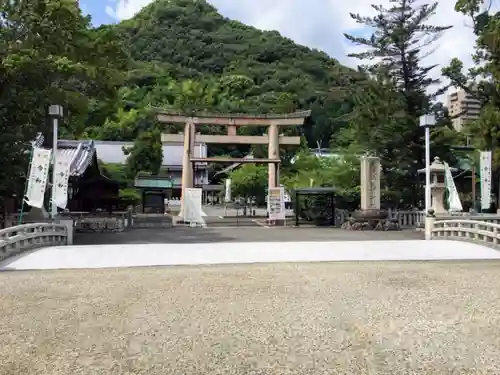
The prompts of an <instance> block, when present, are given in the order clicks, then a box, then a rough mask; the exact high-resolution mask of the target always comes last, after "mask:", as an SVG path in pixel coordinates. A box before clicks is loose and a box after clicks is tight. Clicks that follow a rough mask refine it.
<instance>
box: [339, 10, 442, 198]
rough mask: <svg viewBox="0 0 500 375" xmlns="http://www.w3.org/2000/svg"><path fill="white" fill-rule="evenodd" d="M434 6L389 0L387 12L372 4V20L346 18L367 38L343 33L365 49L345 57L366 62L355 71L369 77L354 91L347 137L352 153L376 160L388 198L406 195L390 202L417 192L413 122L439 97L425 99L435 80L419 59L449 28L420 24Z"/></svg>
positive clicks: (418, 154)
mask: <svg viewBox="0 0 500 375" xmlns="http://www.w3.org/2000/svg"><path fill="white" fill-rule="evenodd" d="M436 7H437V3H433V4H423V5H417V4H416V0H391V1H390V7H389V8H385V7H383V6H380V5H372V8H373V9H375V10H376V11H377V15H376V16H374V17H363V16H360V15H359V14H351V17H352V18H353V19H354V20H355V21H356V22H357V23H360V24H363V25H366V26H368V27H369V28H370V29H372V30H373V32H372V34H371V35H370V36H368V37H358V36H352V35H348V34H345V37H346V38H347V39H348V40H349V41H351V42H352V43H354V44H356V45H358V46H363V47H366V50H365V51H363V52H361V53H354V54H351V55H350V56H352V57H356V58H358V59H361V60H362V62H368V63H367V64H366V65H363V66H362V67H361V68H362V69H363V70H364V71H365V72H366V73H367V74H368V75H370V76H371V77H372V80H371V82H368V83H367V84H364V85H363V87H362V89H361V90H358V92H357V99H356V102H357V106H356V109H355V110H354V112H353V113H352V116H351V124H352V125H351V127H350V129H349V132H348V134H349V137H350V138H351V142H352V143H354V144H357V147H358V148H362V149H364V150H365V151H366V152H369V153H373V154H376V155H377V156H380V157H381V159H382V167H383V169H384V170H383V171H384V176H385V178H384V185H385V189H386V191H387V192H388V193H390V192H392V193H394V192H400V193H402V192H403V191H406V192H407V193H408V194H407V195H406V196H404V195H399V196H398V197H395V196H393V199H395V200H401V199H402V200H405V201H406V202H407V203H410V202H409V201H412V202H411V203H412V204H416V201H417V193H418V192H419V190H420V189H418V186H417V184H416V181H417V178H418V177H417V175H416V171H417V169H418V168H421V167H422V166H423V163H424V155H425V153H424V147H423V146H424V143H423V140H422V135H423V133H422V130H421V129H419V126H418V125H419V124H418V119H419V117H420V116H421V115H423V114H425V113H428V112H429V111H431V110H432V103H431V102H432V99H433V97H434V96H436V95H438V94H439V93H440V92H435V93H433V94H430V95H429V93H428V92H429V90H430V89H431V88H432V87H431V86H433V85H437V84H439V80H438V79H434V78H432V77H431V75H430V73H431V71H432V69H434V68H435V67H436V66H435V65H425V64H424V63H423V62H422V60H423V59H424V58H425V57H426V56H427V55H428V54H429V53H431V52H432V51H430V50H429V48H430V46H431V44H432V43H434V42H435V41H436V40H438V39H439V37H440V36H441V35H442V33H443V32H444V31H445V30H447V29H449V28H450V27H451V26H431V25H427V24H426V22H427V20H428V19H429V18H430V17H431V16H432V15H433V14H434V13H435V10H436ZM375 81H378V83H379V84H374V82H375ZM437 133H439V134H440V133H442V131H441V132H437ZM440 156H442V155H440ZM409 177H410V179H409ZM393 203H396V202H394V201H393Z"/></svg>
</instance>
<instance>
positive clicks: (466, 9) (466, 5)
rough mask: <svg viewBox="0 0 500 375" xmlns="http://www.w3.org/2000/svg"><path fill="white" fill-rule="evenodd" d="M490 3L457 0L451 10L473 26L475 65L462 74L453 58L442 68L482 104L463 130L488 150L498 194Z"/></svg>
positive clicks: (498, 101)
mask: <svg viewBox="0 0 500 375" xmlns="http://www.w3.org/2000/svg"><path fill="white" fill-rule="evenodd" d="M490 5H491V4H490V2H487V1H483V0H459V1H457V3H456V6H455V10H456V11H458V12H460V13H463V14H464V15H466V16H469V17H470V19H471V21H472V25H473V27H474V34H475V35H476V44H475V51H474V54H473V56H472V57H473V61H474V63H475V67H474V68H472V69H469V71H468V72H467V74H464V73H463V68H464V66H463V63H462V62H461V61H460V60H459V59H456V58H455V59H452V61H451V62H450V65H449V66H448V67H446V68H444V69H443V71H442V72H443V75H444V76H446V77H447V78H449V79H450V81H451V84H452V85H453V86H455V87H460V88H462V89H464V90H465V91H466V92H468V93H469V94H471V95H472V96H474V97H476V98H477V99H478V100H479V101H480V103H481V105H482V109H481V113H480V117H479V119H478V120H477V121H474V122H472V123H470V124H468V125H466V126H465V128H464V129H463V131H464V132H465V133H466V134H468V135H469V137H470V140H471V141H472V143H473V144H474V145H475V146H477V147H478V148H480V149H483V150H491V151H492V157H493V165H492V167H493V168H492V183H493V191H495V192H498V195H497V196H498V197H499V198H500V152H499V148H500V12H492V11H491V10H490Z"/></svg>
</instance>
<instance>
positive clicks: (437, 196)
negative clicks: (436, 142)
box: [418, 156, 457, 215]
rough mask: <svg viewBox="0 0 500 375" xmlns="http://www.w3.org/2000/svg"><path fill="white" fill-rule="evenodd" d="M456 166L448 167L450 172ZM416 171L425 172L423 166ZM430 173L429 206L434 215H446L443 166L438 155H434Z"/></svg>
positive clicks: (454, 169)
mask: <svg viewBox="0 0 500 375" xmlns="http://www.w3.org/2000/svg"><path fill="white" fill-rule="evenodd" d="M456 170H457V169H456V168H450V171H451V172H454V171H456ZM418 173H425V168H422V169H419V170H418ZM430 174H431V208H432V209H433V210H434V214H436V215H446V214H447V213H448V211H447V210H446V208H445V207H444V193H445V191H446V183H445V181H446V180H445V168H444V164H443V162H442V161H441V160H440V159H439V157H437V156H436V157H435V158H434V161H433V162H432V164H431V165H430Z"/></svg>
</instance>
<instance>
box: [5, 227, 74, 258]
mask: <svg viewBox="0 0 500 375" xmlns="http://www.w3.org/2000/svg"><path fill="white" fill-rule="evenodd" d="M70 236H71V235H70ZM67 243H68V226H67V225H64V224H53V223H34V224H23V225H17V226H14V227H10V228H6V229H1V230H0V260H3V259H6V258H8V257H10V256H12V255H16V254H19V253H21V252H23V251H27V250H31V249H34V248H38V247H44V246H57V245H66V244H67Z"/></svg>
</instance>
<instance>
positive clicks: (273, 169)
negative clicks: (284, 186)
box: [267, 123, 280, 188]
mask: <svg viewBox="0 0 500 375" xmlns="http://www.w3.org/2000/svg"><path fill="white" fill-rule="evenodd" d="M268 137H269V146H268V153H269V156H268V157H269V159H274V160H277V159H279V158H280V146H279V133H278V125H276V124H273V123H271V125H269V130H268ZM267 185H268V188H275V187H278V186H279V164H277V163H269V165H268V183H267Z"/></svg>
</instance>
